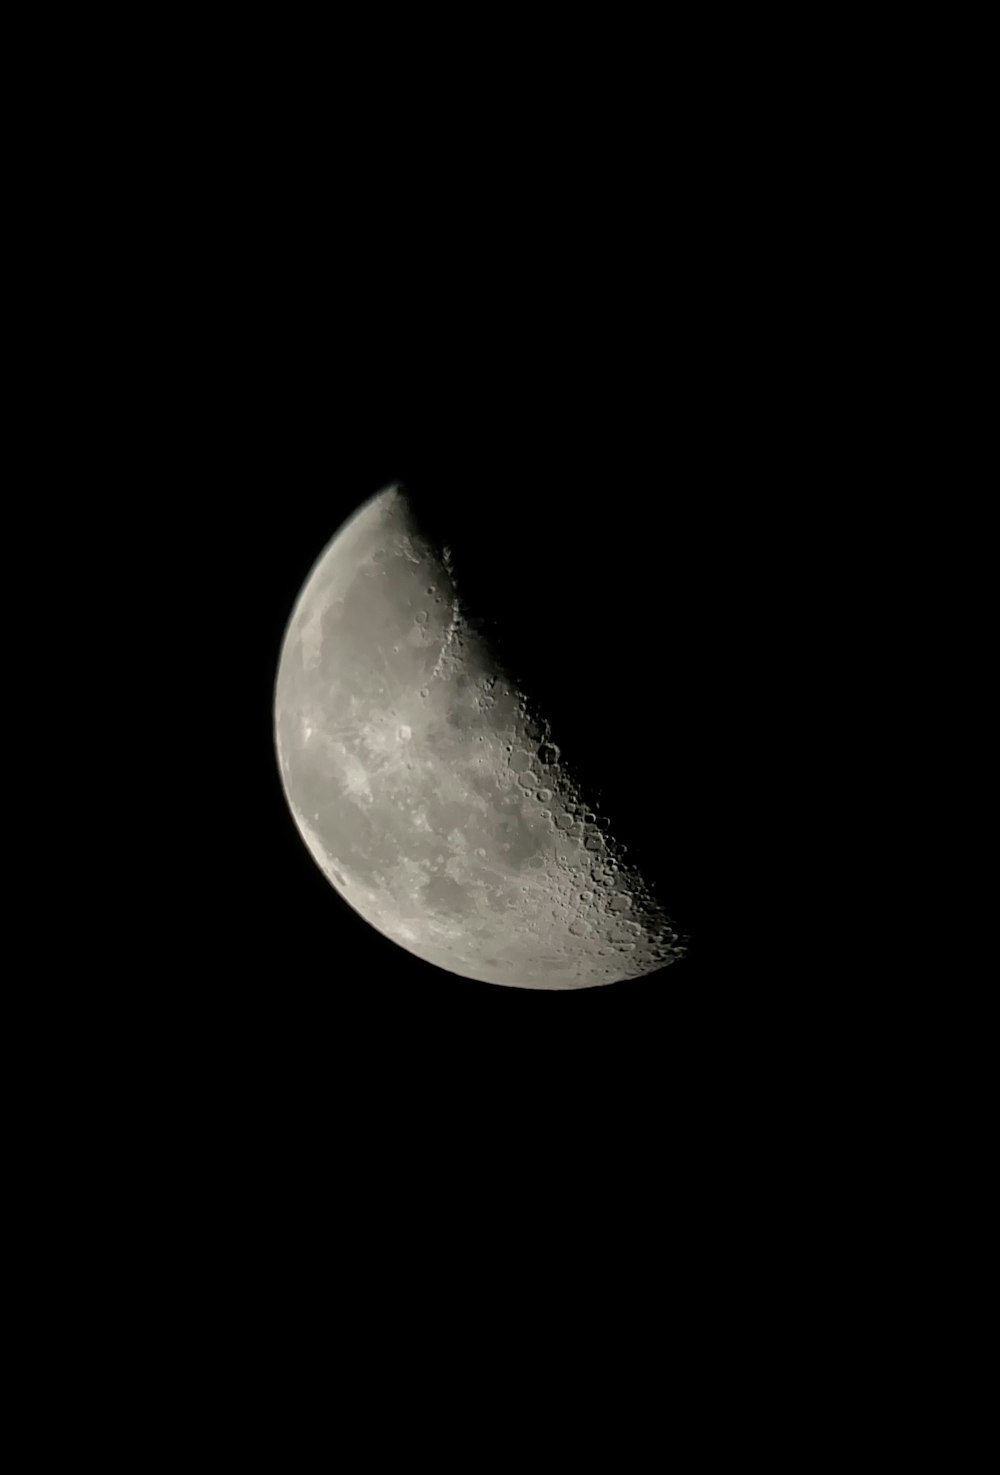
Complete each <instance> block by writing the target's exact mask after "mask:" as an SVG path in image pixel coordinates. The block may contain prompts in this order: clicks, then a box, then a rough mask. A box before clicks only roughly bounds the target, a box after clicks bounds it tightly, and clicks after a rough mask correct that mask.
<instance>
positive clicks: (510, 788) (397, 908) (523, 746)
mask: <svg viewBox="0 0 1000 1475" xmlns="http://www.w3.org/2000/svg"><path fill="white" fill-rule="evenodd" d="M460 590H461V570H460V569H456V568H455V567H454V565H453V562H452V557H451V554H450V551H449V550H448V549H447V548H446V547H440V546H437V545H436V544H435V543H434V542H432V541H431V540H430V539H429V538H427V537H425V536H423V535H422V534H421V531H420V527H419V526H418V523H417V520H416V516H415V514H414V511H413V508H412V506H411V504H410V502H409V500H408V498H407V496H406V494H405V492H404V491H403V489H402V488H401V487H398V486H394V487H389V488H387V489H386V490H385V491H383V492H380V493H379V494H378V495H377V496H375V497H373V498H372V499H371V500H370V501H369V502H367V503H365V505H364V506H363V507H362V508H361V509H360V510H359V511H358V512H357V513H356V514H355V515H354V517H352V518H351V519H350V520H349V521H348V522H347V523H345V525H344V526H343V527H342V528H341V529H340V530H339V531H338V532H337V534H336V535H335V537H334V538H333V539H332V541H331V542H330V543H329V545H328V546H327V548H326V549H325V550H324V552H323V553H322V555H321V557H320V558H319V561H318V562H317V563H316V565H315V567H314V568H313V570H312V572H311V573H310V575H309V577H308V579H307V580H306V583H305V586H304V587H303V589H302V592H301V594H300V596H299V599H298V601H297V603H296V605H295V608H294V611H293V613H292V616H291V620H290V622H289V625H288V629H287V631H286V633H285V638H284V644H283V647H282V651H281V658H280V663H279V667H278V675H277V682H276V687H275V710H274V719H275V738H276V748H277V756H278V765H279V768H280V772H281V780H282V784H283V787H284V792H285V796H286V798H287V801H288V805H289V808H290V809H291V813H292V816H293V818H294V821H295V824H296V826H297V827H298V830H299V833H300V834H301V836H302V839H303V840H304V842H305V844H306V845H307V847H308V849H309V851H310V853H311V855H312V857H313V859H314V860H315V862H316V864H317V865H318V866H319V868H320V869H321V870H322V872H323V874H324V875H325V876H326V877H327V879H328V880H329V881H330V883H331V884H332V886H333V887H334V888H335V890H336V891H337V892H338V893H339V895H340V896H341V897H343V899H344V900H345V901H347V902H348V903H349V904H350V905H351V906H352V907H353V908H354V910H355V911H356V912H358V913H359V914H360V915H361V916H362V917H363V918H364V919H365V921H367V922H369V923H370V924H371V925H372V926H373V927H375V928H376V929H377V930H378V931H379V932H381V933H382V934H383V935H384V936H386V937H388V938H391V939H392V940H393V942H396V943H398V944H399V945H400V947H403V948H405V949H406V950H407V951H408V952H410V953H413V954H415V955H416V956H417V957H419V958H422V959H424V960H426V961H427V962H429V963H433V964H436V965H437V966H438V967H440V968H444V969H447V970H448V971H449V972H451V973H457V974H460V975H462V976H464V977H466V978H473V979H479V980H482V981H485V982H488V983H498V984H508V985H514V986H518V987H522V988H546V989H573V988H588V987H592V986H594V985H596V984H605V983H613V982H615V981H616V980H619V979H625V978H634V977H638V976H639V975H641V974H644V973H649V972H651V971H653V970H655V969H658V968H662V967H663V966H664V965H665V964H667V963H670V962H673V961H674V960H675V959H676V958H678V957H680V956H681V955H682V954H683V952H684V942H683V939H682V938H681V937H680V936H679V934H678V930H677V927H676V925H675V924H674V923H673V922H672V921H671V919H670V918H669V917H668V915H667V914H666V913H665V912H664V910H663V908H662V906H661V904H660V903H659V901H658V900H657V899H656V898H655V897H654V895H653V892H652V890H651V888H650V887H649V886H647V885H646V884H645V883H644V881H643V878H642V876H641V875H640V874H639V873H638V872H637V870H636V869H634V868H633V867H632V866H630V864H629V861H628V856H627V852H626V849H625V847H624V846H623V845H622V844H620V843H619V841H618V839H617V838H616V835H615V830H614V825H613V821H612V819H611V818H609V817H606V816H604V815H602V814H600V813H598V812H597V810H596V809H595V808H594V807H593V806H591V805H588V802H587V795H586V794H584V793H582V792H581V791H580V787H579V785H578V784H577V782H576V780H575V778H574V775H573V771H572V766H571V765H572V752H571V748H572V734H569V733H567V734H562V733H555V732H553V731H551V729H550V727H549V725H548V723H547V722H546V720H545V714H544V712H540V711H537V710H535V709H534V708H533V706H532V703H531V700H530V698H529V697H528V695H527V694H525V693H524V692H522V691H520V690H519V689H518V687H517V685H516V683H515V682H514V681H513V680H511V679H510V678H509V677H508V676H507V675H506V674H505V672H504V671H503V670H502V669H500V667H499V665H498V662H497V658H496V656H495V654H494V653H493V652H492V651H491V649H490V646H489V644H488V642H487V641H486V639H485V638H484V637H483V636H482V635H481V634H480V633H479V630H478V628H476V627H474V625H473V623H472V622H471V620H470V616H469V614H468V612H467V611H466V610H465V608H464V605H463V602H462V598H461V592H460Z"/></svg>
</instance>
